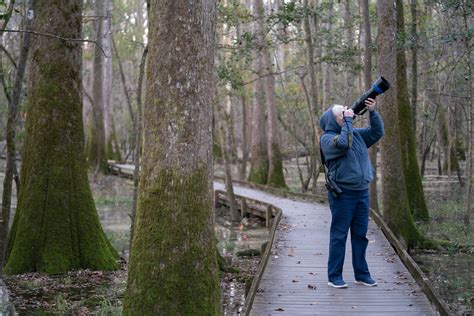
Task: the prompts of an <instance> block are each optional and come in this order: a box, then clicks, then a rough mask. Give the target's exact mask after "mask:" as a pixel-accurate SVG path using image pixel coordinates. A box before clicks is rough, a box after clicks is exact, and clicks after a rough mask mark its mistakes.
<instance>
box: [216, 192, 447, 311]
mask: <svg viewBox="0 0 474 316" xmlns="http://www.w3.org/2000/svg"><path fill="white" fill-rule="evenodd" d="M214 186H215V188H216V189H223V185H222V184H218V183H215V185H214ZM234 190H235V193H236V194H239V195H243V196H248V197H250V198H252V199H256V200H260V201H263V202H267V203H271V204H273V205H277V206H278V207H280V208H281V209H282V211H283V218H282V220H281V222H280V225H279V228H278V230H277V233H276V236H275V242H274V244H273V246H272V256H271V257H270V259H269V261H268V263H267V267H266V269H265V272H264V274H263V277H262V279H261V283H260V286H259V290H258V292H257V294H256V296H255V299H254V302H253V307H252V310H251V313H250V314H251V315H258V316H260V315H344V314H350V315H399V314H403V315H437V314H438V312H437V311H436V310H435V309H434V308H433V306H432V305H431V304H430V302H429V301H428V299H427V297H426V295H425V294H424V293H423V292H422V291H421V289H420V287H419V286H418V285H417V283H416V282H415V280H414V279H413V277H412V276H411V275H410V273H409V272H408V270H407V269H406V268H405V266H404V265H403V264H402V262H401V261H400V259H399V257H398V256H397V255H396V254H395V252H394V250H393V248H392V247H391V246H390V244H389V243H388V241H387V239H386V238H385V236H384V235H383V233H382V232H381V231H380V229H379V228H378V227H377V226H376V225H375V224H374V222H373V221H372V220H370V223H369V232H368V235H367V236H368V238H369V247H368V250H367V260H368V263H369V268H370V270H371V273H372V275H373V277H374V278H375V279H376V280H377V282H378V283H379V285H378V286H377V287H373V288H368V287H364V286H361V285H356V284H354V283H353V281H354V277H353V271H352V265H351V251H350V240H348V244H347V252H346V262H345V265H344V278H345V280H346V282H347V283H348V285H349V288H347V289H334V288H331V287H329V286H328V285H327V276H326V266H327V256H328V243H329V226H330V220H331V218H330V211H329V208H328V206H327V205H322V204H314V203H308V202H301V201H292V200H289V199H284V198H280V197H276V196H273V195H270V194H266V193H263V192H261V191H257V190H253V189H248V188H243V187H238V186H235V187H234ZM349 239H350V237H349Z"/></svg>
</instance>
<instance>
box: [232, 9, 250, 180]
mask: <svg viewBox="0 0 474 316" xmlns="http://www.w3.org/2000/svg"><path fill="white" fill-rule="evenodd" d="M234 1H236V0H234ZM234 3H235V2H234ZM235 33H236V36H237V39H239V40H240V39H241V38H242V30H241V25H240V23H238V21H236V23H235ZM242 66H243V65H242ZM238 99H239V103H240V106H241V107H242V122H241V128H242V163H241V165H240V172H239V178H240V180H241V181H244V180H245V178H246V175H247V162H248V160H249V148H248V147H249V146H248V143H249V126H248V100H247V96H246V88H245V86H242V91H240V93H239V96H238Z"/></svg>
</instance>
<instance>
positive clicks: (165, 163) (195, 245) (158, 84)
mask: <svg viewBox="0 0 474 316" xmlns="http://www.w3.org/2000/svg"><path fill="white" fill-rule="evenodd" d="M149 12H150V15H149V42H148V43H149V51H148V54H149V55H148V63H147V72H146V74H147V79H146V102H145V107H144V115H143V118H144V133H143V142H142V143H143V149H142V151H143V155H142V172H141V176H140V186H139V197H138V207H137V214H136V221H135V229H134V236H133V241H132V253H131V256H130V266H129V274H128V284H127V290H126V292H125V297H124V304H123V314H124V315H137V314H140V315H219V314H220V287H219V277H218V265H217V254H216V246H215V236H214V227H213V225H214V216H213V191H212V125H213V124H212V106H213V103H214V100H215V90H214V87H215V81H214V73H213V71H214V56H215V19H216V2H215V1H214V0H198V1H193V2H186V3H185V2H182V1H172V0H154V1H151V2H150V10H149ZM170 30H172V32H170Z"/></svg>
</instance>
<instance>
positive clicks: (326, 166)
mask: <svg viewBox="0 0 474 316" xmlns="http://www.w3.org/2000/svg"><path fill="white" fill-rule="evenodd" d="M323 135H324V134H323ZM323 135H321V137H320V138H319V153H320V155H321V162H322V163H323V166H324V178H325V180H326V184H329V175H328V173H329V166H328V165H327V161H326V157H325V156H324V153H323V149H322V148H321V139H322V138H323Z"/></svg>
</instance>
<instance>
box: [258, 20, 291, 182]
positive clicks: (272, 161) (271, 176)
mask: <svg viewBox="0 0 474 316" xmlns="http://www.w3.org/2000/svg"><path fill="white" fill-rule="evenodd" d="M259 21H261V23H262V26H261V30H262V32H263V33H262V38H263V37H264V36H265V34H266V33H267V30H266V25H265V21H264V19H260V20H259ZM272 52H273V50H272V49H271V48H270V47H267V46H265V47H264V51H263V62H264V67H265V70H266V77H265V102H266V104H267V113H268V119H267V123H268V131H267V132H268V133H267V136H268V138H267V139H268V142H267V146H268V147H267V149H268V158H269V168H268V179H267V184H268V185H269V186H272V187H275V188H286V187H287V186H286V183H285V176H284V174H283V159H282V155H281V151H280V131H279V130H278V126H277V124H278V114H277V104H276V103H277V102H276V98H275V75H274V74H273V73H274V69H275V67H274V64H273V62H272V60H273V55H274V54H272Z"/></svg>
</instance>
